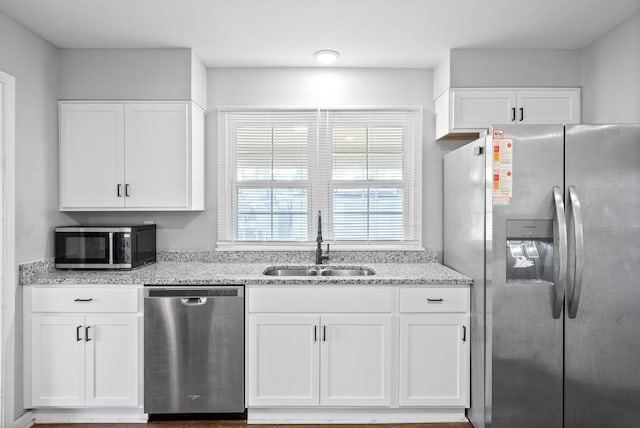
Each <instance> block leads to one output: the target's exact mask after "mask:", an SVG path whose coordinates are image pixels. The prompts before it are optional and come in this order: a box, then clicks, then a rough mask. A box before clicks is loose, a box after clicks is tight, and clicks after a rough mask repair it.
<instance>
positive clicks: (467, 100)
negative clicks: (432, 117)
mask: <svg viewBox="0 0 640 428" xmlns="http://www.w3.org/2000/svg"><path fill="white" fill-rule="evenodd" d="M452 93H453V103H452V107H453V118H454V127H455V128H462V129H474V128H485V127H486V124H492V123H508V122H511V120H512V118H513V114H515V113H514V112H515V108H516V93H515V92H514V91H511V90H501V89H494V90H485V89H460V90H453V91H452Z"/></svg>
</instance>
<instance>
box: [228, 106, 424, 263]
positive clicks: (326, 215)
mask: <svg viewBox="0 0 640 428" xmlns="http://www.w3.org/2000/svg"><path fill="white" fill-rule="evenodd" d="M217 112H218V114H217V118H218V174H217V176H218V183H217V184H218V186H217V187H218V202H219V203H218V206H217V215H218V218H217V220H218V225H217V232H218V233H217V239H216V241H217V242H216V251H246V250H264V251H274V250H275V251H291V250H311V249H312V248H314V247H315V246H316V242H315V236H316V229H317V224H316V223H317V221H316V218H317V211H318V210H321V211H322V219H323V222H322V223H323V224H322V231H323V234H324V242H325V244H327V243H328V244H331V246H332V248H333V249H336V250H367V251H371V250H377V251H387V250H402V251H422V250H423V249H424V248H423V246H422V236H423V231H422V217H423V212H422V211H423V210H422V198H421V196H422V174H423V171H422V145H423V141H422V118H423V109H422V107H421V106H389V107H387V106H377V107H352V108H345V107H338V108H325V107H323V108H315V107H314V108H302V107H301V108H297V107H295V108H284V107H258V106H256V107H236V106H228V107H219V108H218V109H217ZM272 112H273V113H281V112H284V113H302V112H305V113H311V112H313V113H314V114H315V115H316V120H315V124H314V127H315V133H314V135H311V134H309V135H310V136H309V146H308V157H307V159H308V162H309V164H308V175H307V177H308V180H306V181H305V180H279V181H273V180H251V181H242V182H239V181H238V180H237V172H236V151H235V149H236V145H235V137H232V138H229V137H230V136H231V134H230V133H232V132H233V129H229V123H228V121H227V119H226V116H227V114H233V113H240V114H242V113H264V114H269V113H272ZM332 112H374V113H375V112H408V113H410V114H413V115H414V117H413V126H412V128H413V129H412V131H411V132H412V137H413V142H412V143H411V144H404V142H405V141H406V140H405V139H404V137H403V150H402V174H403V177H402V179H401V180H366V179H365V180H333V178H332V175H333V174H332V162H331V156H332V151H333V150H332V149H329V150H326V148H325V149H322V148H321V145H322V143H323V141H322V140H323V138H325V139H326V138H328V137H327V136H326V135H325V136H324V137H323V136H322V135H321V134H322V128H323V127H325V126H327V125H326V120H327V117H326V114H327V113H332ZM279 124H280V123H278V125H279ZM376 125H377V124H376ZM390 125H392V126H394V125H395V124H390ZM274 126H277V125H274ZM382 126H384V125H382ZM403 126H404V127H405V128H406V127H407V126H408V125H407V123H405V124H404V125H403ZM327 129H328V127H327ZM403 132H406V129H405V130H403ZM327 134H328V132H327ZM405 135H406V134H405ZM314 138H315V141H314V140H313V139H314ZM327 156H328V159H327ZM327 165H328V166H329V168H330V169H329V171H326V172H325V173H324V174H321V173H320V171H319V169H320V168H321V167H323V166H327ZM410 176H412V177H410ZM409 181H411V183H409ZM336 183H339V184H340V185H343V187H337V186H336ZM274 184H276V185H275V186H274ZM344 186H347V187H344ZM238 188H272V189H276V188H304V189H306V190H307V237H308V239H307V240H305V241H249V240H235V237H236V236H237V235H236V228H237V218H238V212H237V189H238ZM336 188H368V189H373V188H401V189H402V192H403V205H402V210H403V211H402V212H403V233H404V236H405V237H407V236H408V235H407V233H408V232H412V233H413V236H412V238H414V239H405V240H401V241H398V240H375V241H374V240H363V241H334V240H333V236H332V235H333V227H332V225H333V197H332V196H331V194H332V192H333V190H334V189H336ZM405 195H406V196H405ZM415 210H417V214H416V211H415ZM406 213H414V214H412V215H414V216H415V217H416V218H414V224H413V225H412V227H414V228H416V230H417V232H416V231H408V230H407V228H408V227H409V225H408V224H407V221H406V217H405V216H406V215H408V214H406ZM229 238H231V239H229Z"/></svg>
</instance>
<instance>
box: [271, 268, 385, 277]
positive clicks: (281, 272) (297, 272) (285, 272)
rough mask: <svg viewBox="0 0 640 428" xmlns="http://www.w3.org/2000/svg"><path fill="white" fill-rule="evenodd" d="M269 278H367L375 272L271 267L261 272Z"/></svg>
mask: <svg viewBox="0 0 640 428" xmlns="http://www.w3.org/2000/svg"><path fill="white" fill-rule="evenodd" d="M263 274H264V275H269V276H318V275H320V276H368V275H375V272H374V271H372V270H371V269H366V268H339V267H336V268H330V267H328V268H315V267H313V268H304V267H301V268H282V267H271V268H268V269H267V270H265V271H264V272H263Z"/></svg>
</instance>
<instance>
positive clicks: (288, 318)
mask: <svg viewBox="0 0 640 428" xmlns="http://www.w3.org/2000/svg"><path fill="white" fill-rule="evenodd" d="M390 330H391V316H390V315H361V314H357V315H347V314H341V315H299V314H278V315H271V314H255V315H250V316H249V341H248V342H249V346H248V349H249V379H250V381H249V388H248V390H249V403H248V404H249V405H250V406H259V407H264V406H287V407H288V406H318V405H321V406H389V405H390V404H391V387H390V377H391V363H390V361H391V360H390V358H391V342H390Z"/></svg>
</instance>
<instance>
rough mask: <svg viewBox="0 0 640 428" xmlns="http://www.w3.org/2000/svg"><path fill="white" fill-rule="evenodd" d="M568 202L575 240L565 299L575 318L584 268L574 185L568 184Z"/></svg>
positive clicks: (579, 219)
mask: <svg viewBox="0 0 640 428" xmlns="http://www.w3.org/2000/svg"><path fill="white" fill-rule="evenodd" d="M569 203H570V204H571V205H570V208H571V215H572V217H573V236H574V240H575V273H574V275H573V284H569V287H570V288H569V289H568V290H567V291H568V292H567V300H568V301H569V318H575V317H576V315H577V313H578V305H579V304H580V296H581V294H582V272H583V270H584V233H583V230H582V211H581V209H580V199H579V198H578V194H577V193H576V188H575V186H569Z"/></svg>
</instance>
